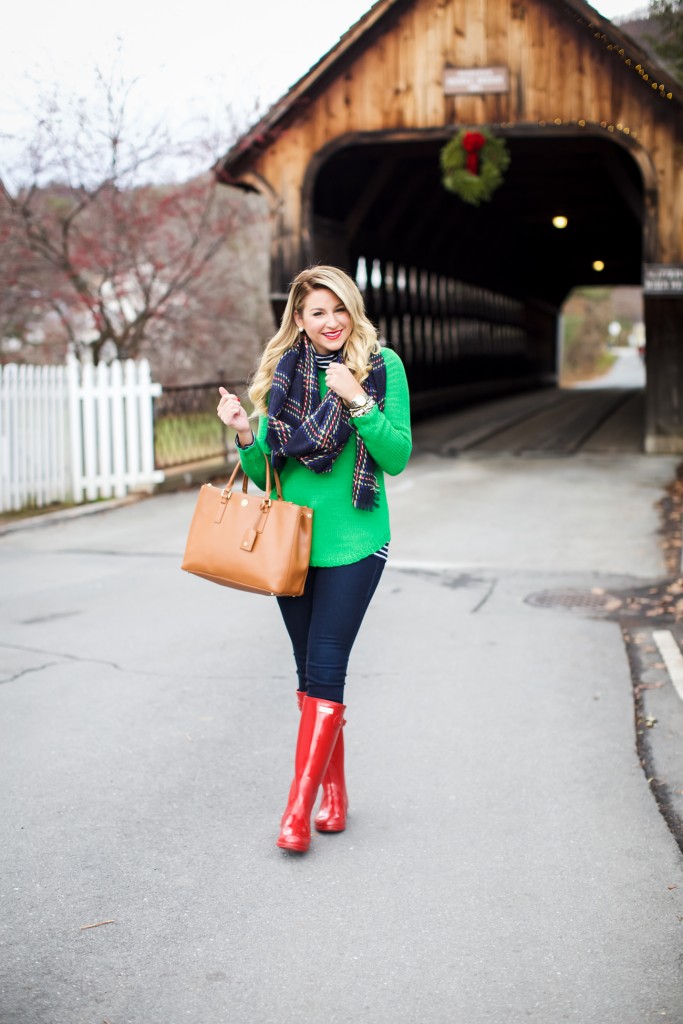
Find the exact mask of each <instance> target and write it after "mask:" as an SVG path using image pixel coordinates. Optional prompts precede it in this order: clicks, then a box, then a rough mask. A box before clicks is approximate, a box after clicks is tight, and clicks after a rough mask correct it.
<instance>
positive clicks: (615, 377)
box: [574, 346, 645, 388]
mask: <svg viewBox="0 0 683 1024" xmlns="http://www.w3.org/2000/svg"><path fill="white" fill-rule="evenodd" d="M612 352H613V355H614V356H615V361H614V362H613V363H612V365H611V366H610V368H609V370H608V371H607V373H604V374H603V375H602V377H596V378H594V379H593V380H589V381H583V382H581V383H579V384H575V385H574V386H575V387H577V388H596V387H597V388H604V387H608V388H642V387H645V363H644V362H643V360H642V358H641V356H640V353H639V352H638V349H637V348H626V347H623V346H622V347H620V348H614V349H612Z"/></svg>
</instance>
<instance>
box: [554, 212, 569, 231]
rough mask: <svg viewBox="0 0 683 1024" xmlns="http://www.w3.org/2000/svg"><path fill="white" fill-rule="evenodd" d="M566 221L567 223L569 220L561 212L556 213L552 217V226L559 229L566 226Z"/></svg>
mask: <svg viewBox="0 0 683 1024" xmlns="http://www.w3.org/2000/svg"><path fill="white" fill-rule="evenodd" d="M568 223H569V221H568V220H567V218H566V217H564V216H563V215H562V214H558V215H557V217H553V227H554V228H559V229H562V228H566V226H567V224H568Z"/></svg>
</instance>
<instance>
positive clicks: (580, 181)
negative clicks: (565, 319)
mask: <svg viewBox="0 0 683 1024" xmlns="http://www.w3.org/2000/svg"><path fill="white" fill-rule="evenodd" d="M464 126H468V127H474V128H475V129H476V128H477V127H483V128H485V129H486V130H487V131H489V132H491V133H492V134H493V135H494V136H495V137H497V138H502V139H503V140H504V141H505V144H506V146H507V150H508V152H509V155H510V158H511V160H510V165H509V168H508V169H507V170H506V171H505V174H504V181H503V184H502V185H501V186H500V187H499V188H498V189H497V190H496V191H495V192H494V194H493V196H492V198H491V200H490V201H488V202H482V203H481V205H479V206H474V205H471V204H469V203H467V202H464V201H463V200H462V199H461V198H460V197H459V196H458V195H456V194H453V193H452V192H450V191H447V190H446V189H445V188H444V186H443V184H442V177H441V169H440V163H439V155H440V152H441V150H442V147H443V146H444V144H445V143H446V142H447V141H448V140H450V139H451V138H452V137H453V136H454V134H455V133H456V132H458V131H459V130H460V129H461V128H463V127H464ZM216 172H217V174H218V176H219V178H220V180H222V181H224V182H225V183H226V184H231V185H237V186H239V187H242V188H249V189H255V190H257V191H259V192H261V193H262V194H263V195H264V196H265V197H266V198H267V200H268V202H269V204H270V210H271V214H272V262H271V289H272V296H273V301H274V305H275V308H276V311H277V310H278V309H279V308H281V306H282V302H283V298H284V295H285V294H286V290H287V285H288V283H289V281H290V280H291V278H292V277H293V276H294V275H295V274H296V273H297V271H298V270H299V269H301V267H303V266H305V265H308V264H310V263H315V262H330V263H335V264H337V265H339V266H343V267H345V268H346V269H347V270H349V272H350V273H352V275H354V276H356V277H357V279H358V280H359V282H360V283H361V284H365V289H366V300H367V305H368V308H369V311H370V314H371V316H372V317H373V318H374V320H375V322H376V323H377V324H378V325H379V328H380V331H381V333H382V334H383V336H384V337H385V338H386V340H387V342H388V343H389V344H390V345H392V346H393V347H395V348H396V349H397V350H398V351H399V353H400V354H401V356H402V357H403V359H404V361H405V363H406V367H407V370H408V374H409V377H410V380H411V386H412V390H413V393H414V395H415V400H416V404H417V405H418V406H419V405H420V404H427V403H428V404H429V405H430V406H434V407H437V406H438V407H441V408H444V407H447V406H448V405H449V403H451V402H453V401H454V398H455V397H456V396H457V395H458V394H460V393H461V392H462V389H463V388H466V389H468V391H470V392H472V391H477V390H481V391H484V390H488V391H491V390H495V389H500V390H508V391H511V390H515V389H522V388H526V387H530V386H534V385H536V384H547V383H552V382H554V381H555V379H556V373H557V348H558V346H557V325H558V316H559V311H560V309H561V306H562V303H563V301H564V299H565V297H566V296H567V294H568V293H569V292H570V291H571V289H572V288H573V287H575V286H577V285H587V284H614V285H616V284H641V283H644V284H645V319H646V332H647V351H648V383H647V392H646V437H645V447H646V449H647V450H648V451H651V452H679V451H683V90H681V87H680V86H677V85H676V83H675V82H674V81H673V80H672V78H671V76H669V75H667V74H666V73H665V71H663V70H662V69H661V68H660V67H658V66H656V65H655V64H654V63H653V62H652V61H651V60H650V59H649V58H648V57H647V56H646V55H645V54H644V53H643V52H642V51H641V50H640V49H639V48H638V46H637V45H636V44H635V43H634V42H633V41H632V40H631V39H630V38H629V37H628V36H626V35H624V34H623V33H622V32H620V30H619V29H618V28H617V27H616V26H614V25H612V24H611V23H610V22H609V21H606V20H605V19H604V18H601V17H600V16H599V15H598V14H597V12H596V11H595V10H593V8H591V7H589V6H588V5H587V4H584V3H582V2H581V0H379V2H377V3H376V4H375V5H374V6H373V7H372V8H371V9H370V10H369V11H368V13H367V14H366V15H365V16H364V17H363V18H361V19H360V21H358V22H357V23H356V24H355V25H354V26H353V27H352V28H351V29H350V30H349V31H348V32H347V33H346V34H345V35H344V36H343V37H342V38H341V39H340V41H339V43H338V44H337V45H336V46H335V47H334V48H333V49H332V50H331V51H330V52H329V53H328V54H326V55H325V56H324V57H323V58H322V59H321V60H320V62H319V63H318V64H316V65H315V66H314V67H313V68H312V69H311V70H310V71H309V72H308V74H307V75H305V76H304V78H302V79H301V80H300V81H299V82H298V83H297V84H296V85H295V86H293V88H292V89H290V91H289V92H288V93H287V94H286V95H285V96H284V97H283V98H282V99H281V100H280V101H279V102H278V103H276V104H275V105H274V106H273V107H272V108H271V110H270V111H269V112H268V113H267V114H266V115H265V116H264V117H263V118H262V119H261V121H259V123H258V124H256V125H255V126H254V127H253V128H252V129H251V130H250V131H249V132H248V133H247V134H246V135H245V136H243V137H242V138H241V139H240V140H239V141H238V142H237V143H236V145H235V146H234V147H233V148H232V149H231V150H230V152H229V153H228V154H227V155H226V156H225V157H224V158H223V160H221V161H220V163H219V164H218V165H217V168H216ZM558 216H561V217H563V218H566V226H565V227H564V228H559V229H558V228H557V227H556V226H554V224H553V218H557V217H558ZM560 223H561V222H560Z"/></svg>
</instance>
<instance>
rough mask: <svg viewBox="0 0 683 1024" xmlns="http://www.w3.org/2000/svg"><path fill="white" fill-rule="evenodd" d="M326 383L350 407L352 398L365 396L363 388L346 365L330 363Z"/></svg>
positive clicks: (326, 372)
mask: <svg viewBox="0 0 683 1024" xmlns="http://www.w3.org/2000/svg"><path fill="white" fill-rule="evenodd" d="M325 382H326V384H327V386H328V388H329V389H330V391H334V392H335V394H337V395H339V397H340V398H341V400H342V402H346V404H347V405H348V404H349V402H350V401H351V399H352V398H355V397H356V396H357V395H362V394H364V391H363V388H362V387H361V385H360V384H359V383H358V381H357V380H356V378H355V377H354V375H353V374H352V373H351V371H350V370H349V368H348V366H345V365H344V363H330V365H329V366H328V367H327V369H326V370H325Z"/></svg>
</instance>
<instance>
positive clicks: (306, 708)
mask: <svg viewBox="0 0 683 1024" xmlns="http://www.w3.org/2000/svg"><path fill="white" fill-rule="evenodd" d="M302 705H303V706H302V709H301V721H300V722H299V736H298V738H297V743H296V756H295V759H294V781H293V783H292V786H291V789H290V791H289V800H288V802H287V808H286V810H285V813H284V814H283V816H282V824H281V826H280V835H279V837H278V840H277V845H278V846H279V847H280V848H281V849H283V850H296V851H298V852H299V853H304V852H305V851H306V850H307V849H308V847H309V846H310V845H311V812H312V810H313V804H314V803H315V798H316V796H317V795H318V789H319V788H320V783H321V782H322V778H323V775H324V774H325V769H326V768H327V765H328V762H329V760H330V755H331V754H332V750H333V748H334V745H335V743H336V742H337V737H338V736H339V732H340V730H341V724H342V720H343V718H344V711H345V710H346V708H345V707H344V705H343V704H335V703H333V702H332V701H330V700H320V699H318V698H317V697H308V696H304V699H303V701H302Z"/></svg>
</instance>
